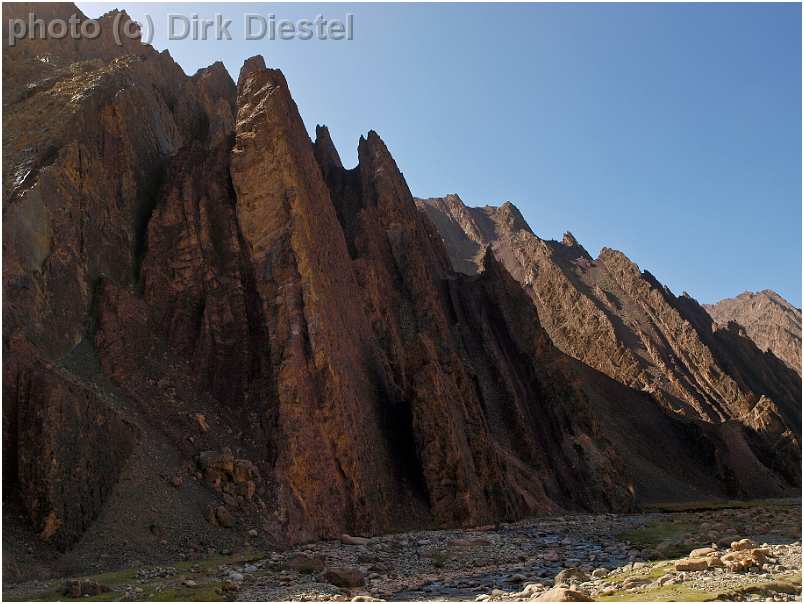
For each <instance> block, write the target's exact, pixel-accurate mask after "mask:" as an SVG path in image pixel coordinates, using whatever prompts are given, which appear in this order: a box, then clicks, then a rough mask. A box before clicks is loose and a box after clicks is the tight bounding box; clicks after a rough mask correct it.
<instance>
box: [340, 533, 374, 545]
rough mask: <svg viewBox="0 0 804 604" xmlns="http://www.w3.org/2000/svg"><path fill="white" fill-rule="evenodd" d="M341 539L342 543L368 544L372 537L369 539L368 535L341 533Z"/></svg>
mask: <svg viewBox="0 0 804 604" xmlns="http://www.w3.org/2000/svg"><path fill="white" fill-rule="evenodd" d="M340 539H341V543H343V544H344V545H368V542H369V541H370V539H367V538H366V537H353V536H352V535H347V534H346V533H344V534H343V535H341V537H340Z"/></svg>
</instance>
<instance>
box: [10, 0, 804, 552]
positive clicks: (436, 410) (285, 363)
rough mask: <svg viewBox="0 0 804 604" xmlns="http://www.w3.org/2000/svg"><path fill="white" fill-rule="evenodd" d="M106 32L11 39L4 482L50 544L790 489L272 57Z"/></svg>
mask: <svg viewBox="0 0 804 604" xmlns="http://www.w3.org/2000/svg"><path fill="white" fill-rule="evenodd" d="M13 10H20V11H28V10H34V11H35V12H37V13H38V14H40V15H41V16H43V17H44V18H52V17H53V16H58V15H61V16H63V15H71V14H78V15H79V16H80V17H81V18H83V15H80V12H79V11H78V10H77V9H76V8H75V7H70V5H59V6H57V7H56V8H52V7H48V6H47V5H35V6H34V7H28V6H22V7H20V6H14V5H4V13H5V14H7V13H8V11H13ZM105 19H106V21H103V20H102V21H103V22H104V23H107V24H108V23H109V22H110V21H109V20H110V19H111V16H107V17H105ZM104 40H107V38H105V37H102V38H101V39H100V41H98V42H97V43H94V44H91V43H89V42H88V41H87V42H86V44H87V46H84V45H83V43H82V44H77V45H75V46H73V45H71V46H69V47H68V48H66V49H64V48H62V47H61V46H60V45H53V44H52V42H50V41H42V40H30V41H25V42H24V43H20V44H18V46H16V47H14V48H9V47H4V74H3V75H4V81H10V82H14V83H15V88H14V90H12V91H11V92H10V93H9V94H8V96H6V97H4V112H5V115H6V123H5V124H4V125H6V128H4V136H3V148H4V154H5V157H6V160H7V161H6V163H5V169H6V170H7V171H6V172H4V183H3V184H4V186H3V224H4V229H5V233H6V237H4V256H5V260H6V262H5V264H4V280H3V285H4V292H5V294H6V304H5V305H4V309H3V312H4V334H3V335H4V340H3V344H4V352H5V353H6V355H7V356H6V358H7V359H11V361H10V362H7V363H6V364H5V365H4V378H3V379H4V386H5V388H4V401H3V422H4V442H3V446H4V463H5V466H4V473H3V477H4V484H5V486H6V488H5V490H4V492H5V493H6V495H7V497H8V498H9V499H14V500H16V501H17V502H18V503H19V505H20V506H21V508H22V509H23V510H24V512H25V515H26V516H27V520H28V522H30V524H31V525H32V526H33V527H34V528H35V530H36V532H37V534H38V540H39V541H42V542H45V543H47V544H53V545H55V546H57V547H58V548H60V549H69V548H73V551H74V554H73V555H74V556H77V557H79V558H80V557H82V556H83V557H84V559H87V560H89V559H92V549H91V545H92V543H93V540H95V541H94V542H97V540H101V541H102V543H103V545H104V550H109V551H114V552H116V554H115V555H119V556H132V557H133V556H136V555H139V554H138V552H147V555H150V556H153V555H161V556H164V557H168V556H170V555H171V551H172V550H171V547H174V545H173V544H174V542H178V541H180V540H181V541H182V542H190V543H191V544H193V547H198V548H203V547H204V543H207V542H208V541H209V540H210V539H212V540H215V541H217V542H220V541H222V540H225V539H227V538H228V537H227V535H228V532H227V531H229V532H230V527H231V526H232V525H234V527H235V529H241V530H242V531H245V529H247V528H249V527H251V526H258V527H260V528H261V535H263V538H265V537H266V536H267V538H270V539H272V540H276V541H281V542H284V543H293V542H299V541H305V540H309V539H314V538H318V537H329V536H333V535H337V534H338V533H340V532H343V531H349V532H357V533H364V534H374V533H379V532H385V531H393V530H401V529H405V528H412V527H421V526H443V525H467V524H481V523H485V522H489V521H492V520H498V519H513V518H518V517H522V516H524V515H527V514H532V513H536V512H549V511H557V510H561V509H600V510H628V509H631V508H632V507H633V506H634V505H635V504H639V503H641V502H643V501H651V500H657V499H662V498H672V497H686V498H695V497H716V496H727V495H729V496H748V495H755V496H756V495H777V494H781V493H784V492H786V490H787V489H788V488H789V487H790V484H791V480H790V477H789V476H788V473H787V470H788V468H786V467H778V468H777V467H773V468H772V471H770V472H769V471H768V465H767V464H768V463H771V464H772V463H775V458H772V457H771V458H770V459H771V461H770V462H769V461H768V459H769V457H768V454H767V451H766V450H765V448H764V444H763V443H764V441H762V440H760V442H758V443H757V442H754V440H755V432H756V431H754V432H750V431H746V430H744V429H743V426H742V424H737V423H731V422H724V423H722V424H714V423H711V422H705V421H700V420H699V418H697V417H690V418H689V419H684V418H678V417H675V416H673V415H671V414H667V413H665V411H664V410H662V409H660V408H659V407H657V406H656V405H655V404H654V402H653V400H652V399H651V398H650V397H649V396H647V395H646V394H644V393H640V392H637V391H634V390H632V389H628V388H625V387H624V386H622V385H621V384H620V383H618V382H617V381H615V380H612V379H610V378H608V377H606V376H605V375H603V374H602V373H600V372H598V371H596V370H594V369H592V368H590V367H588V366H586V365H584V364H582V363H579V362H578V361H576V360H575V359H572V358H570V357H568V356H567V355H565V354H563V353H561V352H560V351H559V350H557V349H556V348H555V347H554V346H553V344H552V343H551V341H550V339H549V338H548V336H547V334H546V333H545V331H544V329H542V326H541V325H540V323H539V321H538V319H537V318H536V312H535V310H534V309H533V307H532V306H531V300H530V298H529V297H528V294H527V293H526V292H525V290H523V288H522V287H521V286H520V285H519V284H518V283H517V282H516V281H515V280H514V279H512V277H511V275H509V273H508V271H506V270H505V269H504V268H503V266H502V265H501V263H500V262H498V261H497V259H495V257H494V256H493V255H491V254H484V255H483V257H482V260H481V262H482V267H483V271H482V273H481V274H479V275H475V276H467V275H462V274H459V273H456V272H454V271H453V270H452V267H451V265H450V260H449V257H448V254H447V249H446V248H445V247H444V245H443V243H442V241H441V239H440V237H439V236H438V233H437V232H436V230H435V229H434V228H433V226H432V224H431V223H430V221H429V220H428V219H427V218H426V217H425V216H423V215H422V214H421V213H419V212H418V211H417V210H416V206H415V203H414V200H413V198H412V196H411V194H410V191H409V190H408V187H407V185H406V183H405V181H404V179H403V177H402V175H401V173H400V171H399V169H398V168H397V166H396V163H395V162H394V160H393V158H392V157H391V155H390V153H389V152H388V149H387V148H386V146H385V144H384V143H383V142H382V140H381V139H380V137H379V136H378V135H377V134H376V133H374V132H370V133H369V134H368V136H367V137H366V138H361V140H360V142H359V145H358V156H359V165H358V166H357V167H356V168H354V169H352V170H346V169H344V168H343V166H342V164H341V161H340V159H339V157H338V154H337V151H336V150H335V148H334V145H332V141H331V139H330V137H329V133H328V131H327V130H326V129H325V128H323V127H322V128H319V129H317V137H316V141H315V142H313V141H310V139H309V137H308V135H307V132H306V129H305V127H304V124H303V122H302V120H301V117H300V116H299V113H298V109H297V108H296V105H295V103H294V102H293V99H292V97H291V94H290V91H289V90H288V87H287V83H286V81H285V79H284V76H283V75H282V73H281V72H280V71H279V70H275V69H269V68H267V67H266V65H265V62H264V61H263V59H262V58H260V57H254V58H252V59H249V60H248V61H246V63H245V64H244V66H243V69H242V70H241V73H240V76H239V78H238V82H237V84H235V83H234V82H233V81H232V80H231V78H230V77H229V75H228V74H227V73H226V71H225V69H223V66H222V65H221V64H219V63H218V64H215V65H213V66H211V67H209V68H207V69H204V70H201V71H199V72H198V73H197V74H195V75H194V76H192V77H187V76H186V75H184V73H183V72H182V71H181V69H180V68H179V67H178V66H177V65H176V64H175V63H174V62H173V61H172V59H170V57H169V55H168V54H167V53H165V52H163V53H157V52H156V51H154V50H153V49H151V48H150V47H148V46H144V45H138V44H135V43H132V46H131V47H130V48H128V47H126V48H122V49H121V48H118V47H116V46H113V45H108V44H107V43H106V42H104ZM45 55H47V61H42V57H43V56H45ZM21 89H25V90H26V92H25V93H24V94H16V92H19V90H21ZM27 128H30V129H31V130H33V131H34V132H35V133H36V136H34V137H28V136H26V135H25V129H27ZM520 218H521V217H520ZM510 219H511V220H512V221H514V222H513V223H512V224H517V223H516V216H515V215H514V214H513V213H512V214H511V216H510ZM522 222H524V221H522ZM514 276H516V274H514ZM766 406H767V407H768V409H767V410H765V411H764V412H763V413H762V414H761V417H760V418H759V419H758V420H757V421H760V420H761V421H762V422H764V424H763V425H766V426H768V430H769V431H771V432H772V433H773V434H774V435H777V436H778V435H779V434H780V433H779V432H778V425H777V424H774V423H773V422H775V421H776V415H774V413H775V407H774V404H773V403H771V402H768V403H766ZM755 409H756V408H755ZM778 421H782V420H778ZM78 442H80V443H81V446H80V447H78V448H76V445H75V443H78ZM657 443H661V445H662V446H661V447H657V446H656V444H657ZM782 443H783V444H786V443H787V441H782ZM669 453H672V455H670V454H669ZM712 468H715V469H714V471H713V470H712ZM165 519H168V520H167V521H166V520H165ZM154 525H158V526H160V527H162V528H160V529H159V530H160V531H161V532H160V533H159V534H160V536H165V537H166V538H165V539H164V541H165V542H167V543H168V544H169V545H168V546H165V547H163V546H162V545H161V544H159V543H158V542H157V541H154V538H153V535H154V534H155V533H154V529H153V528H152V527H153V526H154ZM165 525H167V526H165ZM179 537H180V539H179ZM4 547H5V546H4ZM173 553H174V554H175V553H176V552H175V551H174V552H173ZM143 555H145V554H143ZM12 558H13V555H12Z"/></svg>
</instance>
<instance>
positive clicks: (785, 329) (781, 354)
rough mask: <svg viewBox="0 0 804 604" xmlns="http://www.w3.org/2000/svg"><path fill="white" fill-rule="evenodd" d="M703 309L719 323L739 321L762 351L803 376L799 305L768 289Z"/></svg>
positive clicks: (709, 305)
mask: <svg viewBox="0 0 804 604" xmlns="http://www.w3.org/2000/svg"><path fill="white" fill-rule="evenodd" d="M704 308H705V309H706V312H708V313H709V314H710V315H712V318H713V319H714V320H715V321H717V322H718V323H721V324H723V325H727V324H728V323H729V321H734V322H736V323H739V324H740V325H741V326H742V327H743V329H745V332H746V334H747V335H748V337H749V338H751V339H752V340H753V341H754V343H756V345H757V346H758V347H759V349H760V350H769V351H770V352H772V353H773V354H774V355H776V356H777V357H778V358H780V359H781V360H783V361H784V362H785V363H787V365H789V366H790V367H791V368H792V369H794V370H795V371H796V372H798V374H799V375H801V309H800V308H796V307H795V306H793V305H792V304H790V303H789V302H788V301H787V300H785V299H784V298H782V296H780V295H779V294H777V293H776V292H775V291H772V290H769V289H766V290H763V291H761V292H756V293H753V292H743V293H742V294H740V295H739V296H737V297H736V298H726V299H724V300H721V301H720V302H718V303H716V304H705V305H704Z"/></svg>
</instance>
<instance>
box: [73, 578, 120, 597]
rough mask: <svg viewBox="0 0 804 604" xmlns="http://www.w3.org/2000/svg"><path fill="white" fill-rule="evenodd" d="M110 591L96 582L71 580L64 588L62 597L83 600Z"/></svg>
mask: <svg viewBox="0 0 804 604" xmlns="http://www.w3.org/2000/svg"><path fill="white" fill-rule="evenodd" d="M109 591H111V589H109V587H108V586H107V585H104V584H103V583H98V582H97V581H89V580H87V581H84V580H81V579H71V580H69V581H67V584H66V585H65V586H64V595H66V596H69V597H71V598H83V597H91V596H98V595H100V594H103V593H107V592H109Z"/></svg>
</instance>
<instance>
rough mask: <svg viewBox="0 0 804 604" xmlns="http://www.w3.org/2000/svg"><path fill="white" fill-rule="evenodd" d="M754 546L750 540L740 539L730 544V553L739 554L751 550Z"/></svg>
mask: <svg viewBox="0 0 804 604" xmlns="http://www.w3.org/2000/svg"><path fill="white" fill-rule="evenodd" d="M756 546H757V544H756V543H754V542H753V541H751V540H750V539H740V540H739V541H735V542H734V543H732V544H731V551H733V552H739V551H742V550H744V549H751V548H753V547H756Z"/></svg>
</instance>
